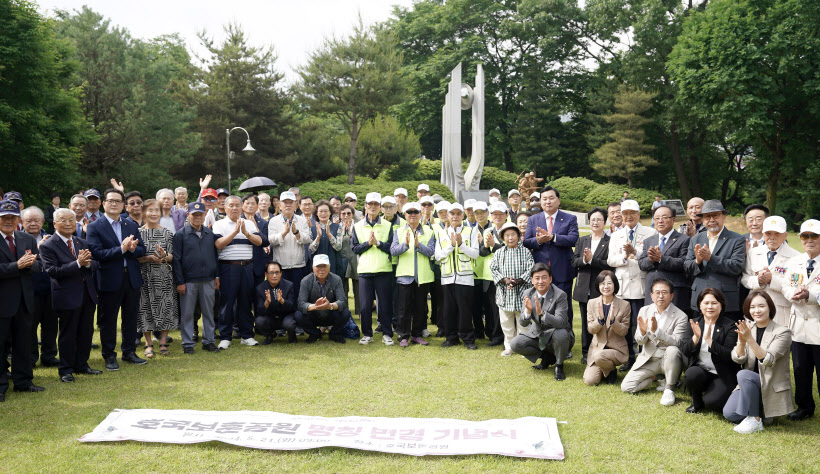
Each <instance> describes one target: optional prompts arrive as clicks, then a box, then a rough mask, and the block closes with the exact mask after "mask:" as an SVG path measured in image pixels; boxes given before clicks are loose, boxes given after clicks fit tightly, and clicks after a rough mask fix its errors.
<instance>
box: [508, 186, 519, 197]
mask: <svg viewBox="0 0 820 474" xmlns="http://www.w3.org/2000/svg"><path fill="white" fill-rule="evenodd" d="M513 194H518V195H519V196H520V195H521V193H520V192H518V190H517V189H515V188H513V189H510V190H509V191H507V197H510V196H512V195H513Z"/></svg>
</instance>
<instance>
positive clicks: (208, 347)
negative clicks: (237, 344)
mask: <svg viewBox="0 0 820 474" xmlns="http://www.w3.org/2000/svg"><path fill="white" fill-rule="evenodd" d="M202 350H204V351H208V352H219V348H218V347H216V344H214V343H213V342H212V343H210V344H204V345H203V346H202Z"/></svg>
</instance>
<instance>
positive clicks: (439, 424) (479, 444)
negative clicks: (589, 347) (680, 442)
mask: <svg viewBox="0 0 820 474" xmlns="http://www.w3.org/2000/svg"><path fill="white" fill-rule="evenodd" d="M127 440H131V441H145V442H151V443H177V444H190V443H204V442H207V441H221V442H223V443H228V444H233V445H237V446H245V447H248V448H257V449H277V450H278V449H282V450H296V449H311V448H320V447H324V446H336V447H342V448H353V449H362V450H366V451H381V452H386V453H397V454H409V455H412V456H428V455H437V456H447V455H465V454H499V455H502V456H516V457H526V458H542V459H564V447H563V446H562V445H561V439H560V438H559V437H558V425H557V423H556V421H555V419H554V418H535V417H525V418H518V419H515V420H487V421H464V420H451V419H444V418H373V417H360V416H348V417H344V418H323V417H319V416H300V415H287V414H284V413H275V412H270V411H195V410H114V411H113V412H111V414H110V415H108V417H106V419H105V420H104V421H103V422H102V423H100V424H99V425H98V426H97V427H96V428H95V429H94V431H93V432H91V433H89V434H87V435H85V436H83V437H82V438H80V441H82V442H100V441H127Z"/></svg>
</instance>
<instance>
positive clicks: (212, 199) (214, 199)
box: [202, 198, 216, 202]
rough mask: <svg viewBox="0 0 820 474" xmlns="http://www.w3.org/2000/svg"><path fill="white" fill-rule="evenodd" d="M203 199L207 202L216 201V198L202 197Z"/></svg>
mask: <svg viewBox="0 0 820 474" xmlns="http://www.w3.org/2000/svg"><path fill="white" fill-rule="evenodd" d="M202 200H203V201H206V202H214V201H216V198H202Z"/></svg>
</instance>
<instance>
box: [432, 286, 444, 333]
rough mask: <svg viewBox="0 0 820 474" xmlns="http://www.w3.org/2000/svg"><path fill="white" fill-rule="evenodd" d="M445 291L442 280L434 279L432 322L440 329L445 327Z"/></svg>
mask: <svg viewBox="0 0 820 474" xmlns="http://www.w3.org/2000/svg"><path fill="white" fill-rule="evenodd" d="M443 319H444V293H443V291H442V288H441V280H440V279H438V280H433V283H430V323H431V324H433V325H435V326H437V327H438V328H439V329H442V328H443V327H444V323H443V322H442V320H443Z"/></svg>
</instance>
